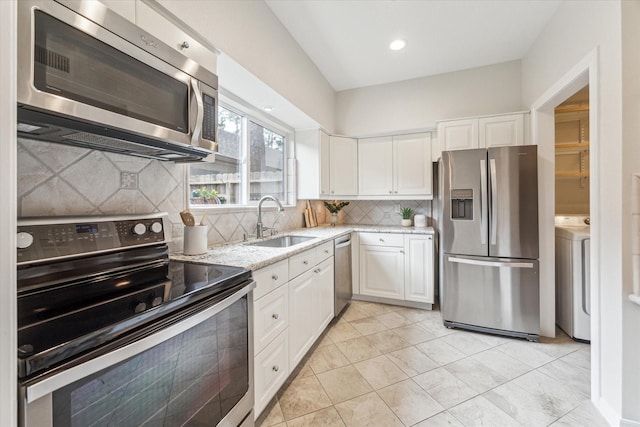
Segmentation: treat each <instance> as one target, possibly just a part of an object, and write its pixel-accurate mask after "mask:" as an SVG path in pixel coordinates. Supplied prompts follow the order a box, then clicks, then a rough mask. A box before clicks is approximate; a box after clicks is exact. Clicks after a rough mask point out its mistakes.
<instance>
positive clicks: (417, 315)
mask: <svg viewBox="0 0 640 427" xmlns="http://www.w3.org/2000/svg"><path fill="white" fill-rule="evenodd" d="M396 313H398V314H400V315H402V316H403V317H404V318H405V319H407V320H409V321H411V323H417V322H424V321H425V320H429V319H437V320H440V322H442V317H441V316H440V312H439V311H434V310H423V309H421V308H408V307H402V308H401V309H399V310H398V311H396Z"/></svg>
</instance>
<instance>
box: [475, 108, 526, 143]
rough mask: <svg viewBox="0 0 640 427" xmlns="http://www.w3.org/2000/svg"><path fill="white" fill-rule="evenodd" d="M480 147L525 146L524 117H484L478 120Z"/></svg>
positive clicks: (519, 115) (515, 115)
mask: <svg viewBox="0 0 640 427" xmlns="http://www.w3.org/2000/svg"><path fill="white" fill-rule="evenodd" d="M478 125H479V126H478V127H479V135H480V147H481V148H489V147H503V146H507V145H523V144H524V131H523V130H524V115H523V114H510V115H507V116H496V117H483V118H481V119H479V120H478Z"/></svg>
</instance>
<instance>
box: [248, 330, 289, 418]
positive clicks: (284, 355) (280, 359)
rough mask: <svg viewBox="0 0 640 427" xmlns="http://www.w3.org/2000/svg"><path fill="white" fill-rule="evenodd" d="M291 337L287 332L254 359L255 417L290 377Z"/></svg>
mask: <svg viewBox="0 0 640 427" xmlns="http://www.w3.org/2000/svg"><path fill="white" fill-rule="evenodd" d="M288 343H289V335H288V334H287V331H286V330H285V331H284V332H283V333H281V334H280V335H278V337H276V339H274V340H273V342H272V343H271V344H269V345H268V346H267V347H266V348H265V349H264V350H263V351H262V352H261V353H258V354H257V355H256V357H255V359H254V382H255V383H254V396H255V405H254V408H253V409H254V411H255V417H256V418H257V417H258V415H260V413H261V412H262V410H263V409H264V408H265V407H266V406H267V404H268V403H269V401H270V400H271V398H272V397H273V396H275V394H276V393H277V392H278V390H279V389H280V387H281V386H282V384H284V381H285V380H286V379H287V377H288V376H289V353H288V352H289V344H288Z"/></svg>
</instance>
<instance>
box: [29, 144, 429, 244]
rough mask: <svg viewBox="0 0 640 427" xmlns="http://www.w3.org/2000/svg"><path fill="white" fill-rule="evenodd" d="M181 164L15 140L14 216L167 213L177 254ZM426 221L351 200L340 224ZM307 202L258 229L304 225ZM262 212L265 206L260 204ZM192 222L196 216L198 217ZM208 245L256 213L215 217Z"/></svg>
mask: <svg viewBox="0 0 640 427" xmlns="http://www.w3.org/2000/svg"><path fill="white" fill-rule="evenodd" d="M186 168H188V166H187V165H185V164H177V163H171V162H161V161H157V160H147V159H142V158H138V157H131V156H123V155H119V154H113V153H106V152H101V151H96V150H88V149H84V148H78V147H72V146H66V145H59V144H52V143H46V142H41V141H34V140H25V139H19V140H18V216H20V217H27V216H65V215H108V214H139V213H149V212H163V211H164V212H168V213H169V219H170V221H171V223H172V226H173V229H172V237H173V242H172V243H171V251H172V252H179V251H181V250H182V235H183V226H182V222H181V220H180V215H179V212H180V211H181V210H183V209H185V206H186V197H185V179H186V172H187V170H186ZM312 204H313V206H314V209H316V212H317V214H318V217H319V218H318V219H319V221H320V222H321V223H322V222H328V213H327V212H326V210H325V209H324V208H323V207H322V202H317V201H316V202H312ZM396 204H401V205H402V207H412V208H413V209H414V210H415V211H416V213H422V214H425V215H427V217H430V216H431V202H429V201H402V202H394V201H352V202H351V203H350V204H349V206H347V207H345V208H344V209H343V210H342V211H341V212H340V215H339V219H340V223H350V224H374V225H376V224H380V225H398V224H400V218H401V217H400V215H399V214H397V213H395V205H396ZM305 206H306V202H305V201H299V202H298V203H297V205H296V207H292V208H287V209H286V211H285V212H284V214H281V215H278V214H277V213H276V212H274V211H268V212H266V213H265V216H264V223H265V224H267V225H271V224H272V223H273V222H274V221H275V220H276V218H277V228H278V229H279V230H280V231H285V230H290V229H294V228H299V227H302V226H303V212H304V208H305ZM265 207H266V205H265ZM196 219H198V218H196ZM207 222H208V224H209V239H208V240H209V245H216V244H222V243H227V242H234V241H239V240H242V239H243V237H244V236H245V235H251V234H254V233H255V226H256V222H257V213H256V212H255V211H253V210H252V211H244V210H243V211H238V212H230V213H213V214H211V215H210V216H209V217H208V219H207Z"/></svg>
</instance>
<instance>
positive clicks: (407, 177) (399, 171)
mask: <svg viewBox="0 0 640 427" xmlns="http://www.w3.org/2000/svg"><path fill="white" fill-rule="evenodd" d="M393 170H394V174H393V175H394V176H393V180H394V182H393V193H394V194H397V195H402V196H405V195H418V194H419V195H430V194H433V189H432V183H431V180H432V176H431V175H432V165H431V135H430V134H428V133H420V134H413V135H400V136H394V137H393ZM360 171H362V169H360ZM360 188H362V187H360Z"/></svg>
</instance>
